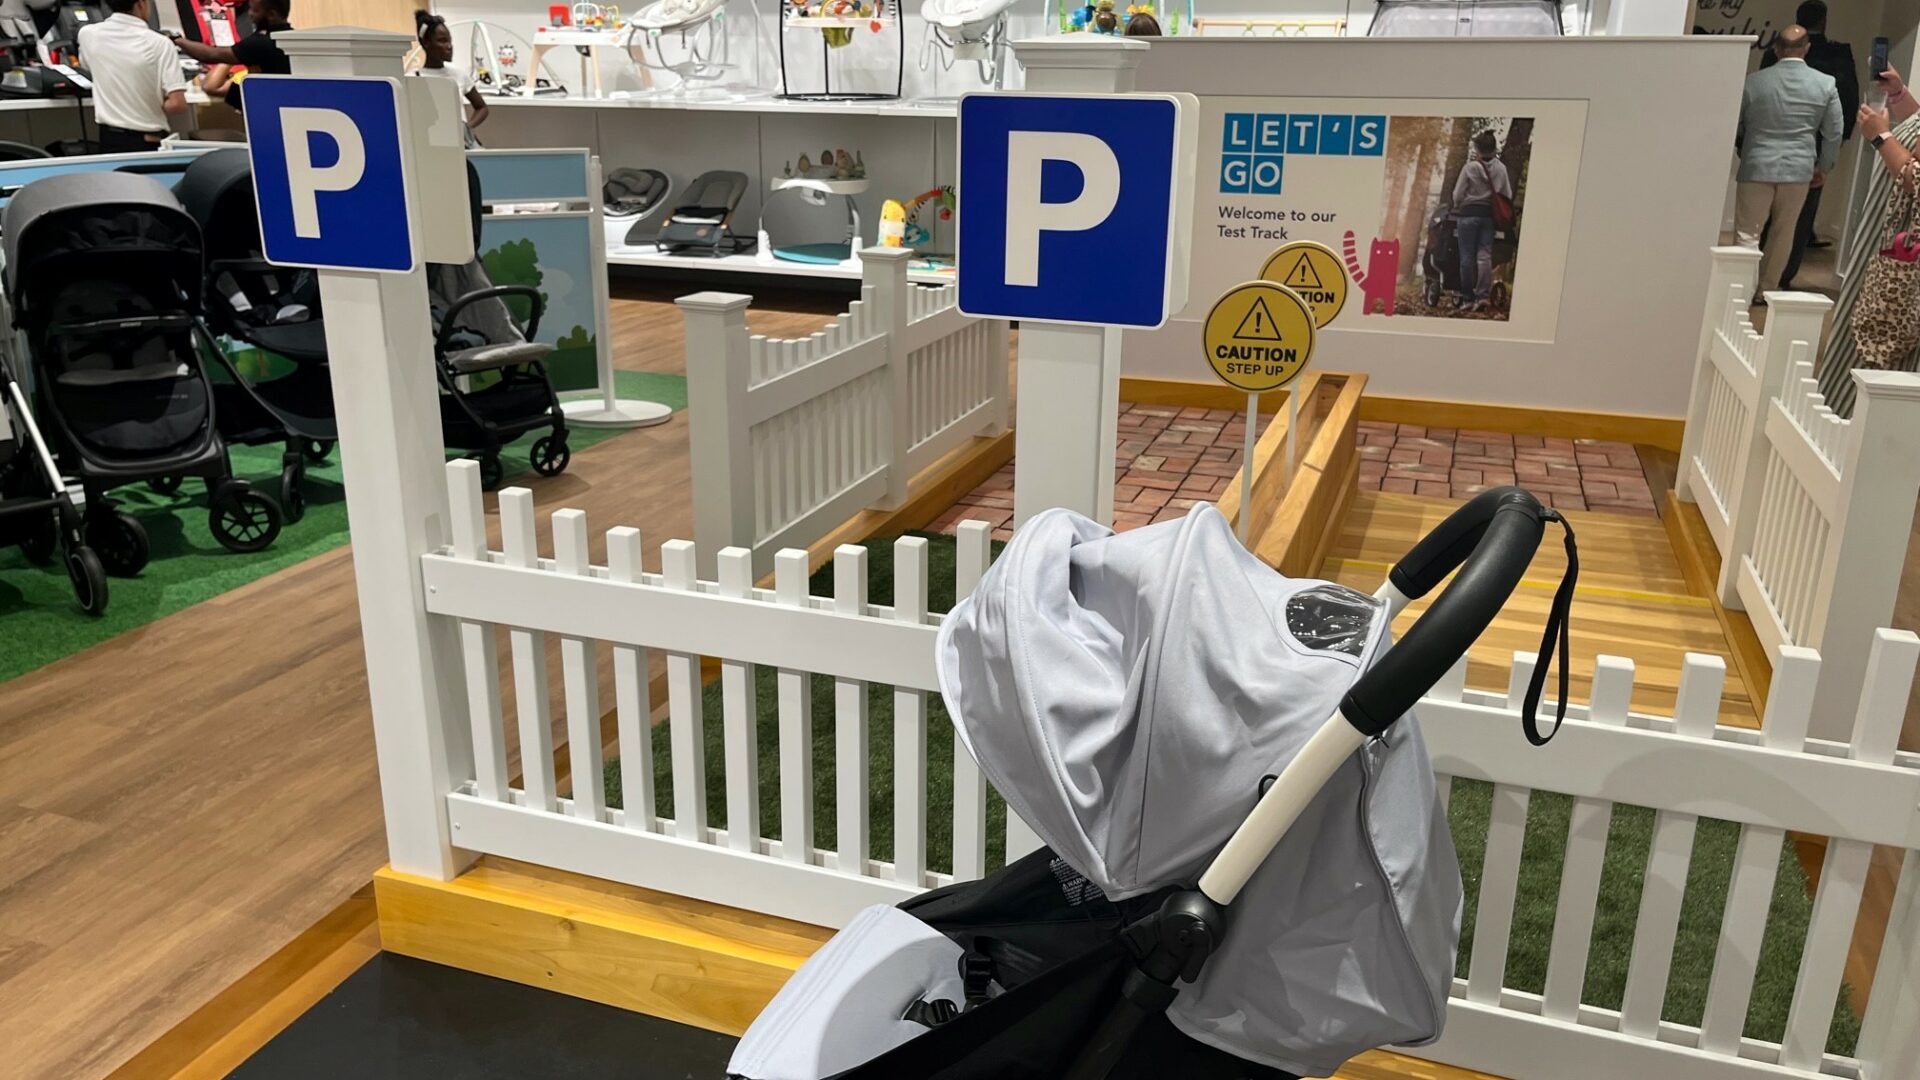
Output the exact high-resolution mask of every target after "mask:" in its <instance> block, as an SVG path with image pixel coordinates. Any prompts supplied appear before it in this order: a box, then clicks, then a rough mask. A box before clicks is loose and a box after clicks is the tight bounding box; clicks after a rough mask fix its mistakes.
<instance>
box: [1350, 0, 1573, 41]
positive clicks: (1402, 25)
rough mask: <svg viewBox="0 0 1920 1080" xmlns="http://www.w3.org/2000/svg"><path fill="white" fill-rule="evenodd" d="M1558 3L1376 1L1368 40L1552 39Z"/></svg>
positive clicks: (1556, 28) (1541, 0)
mask: <svg viewBox="0 0 1920 1080" xmlns="http://www.w3.org/2000/svg"><path fill="white" fill-rule="evenodd" d="M1561 33H1563V30H1562V27H1561V22H1560V0H1380V6H1379V8H1378V10H1376V11H1375V12H1374V15H1373V22H1372V24H1371V25H1369V26H1368V27H1367V36H1368V37H1555V36H1557V35H1559V34H1561Z"/></svg>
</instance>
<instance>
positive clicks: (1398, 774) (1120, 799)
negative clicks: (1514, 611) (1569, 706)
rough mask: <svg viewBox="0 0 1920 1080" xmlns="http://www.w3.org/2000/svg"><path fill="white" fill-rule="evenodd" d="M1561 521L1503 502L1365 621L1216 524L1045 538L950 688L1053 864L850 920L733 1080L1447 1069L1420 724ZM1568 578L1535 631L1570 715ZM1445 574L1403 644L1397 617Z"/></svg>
mask: <svg viewBox="0 0 1920 1080" xmlns="http://www.w3.org/2000/svg"><path fill="white" fill-rule="evenodd" d="M1559 520H1560V519H1559V516H1558V515H1557V514H1556V513H1555V512H1554V511H1552V510H1547V509H1542V508H1541V506H1540V504H1539V503H1538V502H1537V501H1536V500H1535V499H1534V498H1533V497H1532V496H1531V495H1529V494H1527V493H1526V492H1525V491H1522V490H1520V489H1518V488H1511V487H1509V488H1498V489H1493V490H1490V491H1488V492H1485V493H1483V494H1482V495H1480V496H1478V497H1477V498H1475V499H1474V500H1473V501H1471V502H1469V503H1468V504H1466V505H1465V506H1463V507H1462V508H1461V509H1460V510H1458V511H1457V512H1455V513H1454V515H1453V516H1452V517H1450V518H1449V519H1448V520H1447V521H1445V522H1444V523H1442V524H1441V526H1440V527H1438V528H1437V529H1435V530H1434V532H1433V533H1431V534H1430V535H1428V536H1427V537H1426V538H1425V539H1424V540H1422V541H1421V542H1420V543H1419V544H1418V545H1416V546H1415V548H1414V549H1413V551H1411V552H1410V553H1409V554H1408V555H1407V556H1406V557H1405V558H1404V559H1402V560H1401V562H1400V563H1399V564H1398V565H1397V566H1395V567H1394V569H1393V571H1392V573H1391V575H1390V576H1389V579H1388V582H1387V584H1386V585H1384V586H1382V588H1381V589H1380V591H1379V592H1378V593H1376V594H1375V595H1373V596H1368V595H1366V594H1365V593H1361V592H1357V591H1355V590H1353V589H1349V588H1347V587H1345V586H1342V585H1338V584H1334V583H1332V582H1324V581H1306V580H1289V579H1288V578H1286V577H1284V576H1282V575H1281V574H1279V573H1278V572H1276V571H1274V570H1273V569H1272V568H1270V567H1268V566H1266V565H1265V564H1264V563H1262V562H1260V561H1259V560H1258V559H1257V558H1255V557H1254V556H1253V555H1252V554H1250V553H1248V552H1247V551H1246V550H1245V549H1244V548H1243V547H1242V546H1241V545H1240V544H1239V542H1238V541H1237V540H1235V539H1234V536H1233V533H1232V529H1231V527H1230V526H1229V525H1228V524H1227V521H1226V519H1225V518H1224V517H1222V516H1221V515H1220V513H1219V512H1218V511H1217V510H1215V509H1213V508H1212V507H1211V506H1200V507H1196V508H1195V509H1194V511H1193V512H1192V513H1191V514H1190V515H1188V516H1187V517H1186V518H1184V519H1182V520H1180V521H1175V522H1168V523H1165V524H1161V525H1155V526H1149V527H1146V528H1141V529H1135V530H1133V531H1131V532H1127V533H1122V534H1115V533H1113V532H1112V531H1111V530H1110V529H1108V528H1106V527H1105V526H1102V525H1098V524H1096V523H1094V522H1092V521H1089V520H1088V519H1086V518H1084V517H1081V516H1079V515H1077V514H1073V513H1071V512H1068V511H1064V510H1055V511H1049V512H1046V513H1043V514H1041V515H1039V516H1037V517H1035V518H1033V519H1032V520H1031V521H1029V522H1028V523H1027V524H1025V525H1024V526H1022V527H1021V529H1020V530H1019V531H1017V532H1016V533H1015V534H1014V538H1013V540H1012V541H1011V542H1010V543H1009V544H1008V546H1007V548H1006V550H1005V552H1004V553H1003V554H1002V556H1001V558H1000V559H999V560H998V561H997V562H996V563H995V564H994V566H993V568H992V569H991V570H990V571H989V572H988V573H987V575H986V576H985V577H984V578H983V579H982V581H981V583H980V585H979V587H978V588H977V589H976V590H975V591H974V593H973V595H972V596H970V597H969V598H967V599H966V600H964V601H962V602H961V603H960V604H958V605H956V606H955V607H954V609H953V611H952V612H951V613H950V614H949V615H948V616H947V618H946V620H945V621H944V622H943V623H942V624H941V628H940V634H939V638H938V643H937V660H938V668H939V678H940V685H941V692H942V696H943V698H944V699H945V701H946V703H947V707H948V709H949V711H950V712H951V714H952V716H953V718H954V725H955V731H956V736H957V737H958V738H959V739H960V740H961V742H962V743H963V744H964V745H965V746H966V747H967V749H968V751H969V752H970V753H971V754H972V755H973V756H974V758H975V759H976V760H977V761H978V762H979V764H980V767H981V770H982V772H983V773H985V775H986V776H987V777H988V779H989V780H991V781H992V783H993V785H994V787H995V788H996V789H997V790H999V791H1000V792H1001V793H1002V794H1004V795H1005V796H1006V799H1007V806H1008V810H1009V812H1010V813H1017V814H1019V815H1020V817H1021V818H1022V819H1024V820H1025V821H1026V822H1028V823H1029V824H1030V825H1031V826H1032V827H1033V829H1034V831H1035V832H1036V833H1038V834H1039V836H1040V837H1041V838H1042V839H1043V840H1044V841H1046V844H1047V846H1046V847H1044V848H1042V849H1040V850H1039V851H1036V852H1034V853H1032V854H1030V855H1028V856H1026V857H1025V858H1023V859H1020V860H1018V861H1016V862H1014V863H1012V864H1010V865H1008V866H1007V867H1005V868H1004V869H1002V870H1000V871H998V872H997V873H994V874H991V875H989V876H987V877H986V878H984V879H982V880H979V881H971V882H964V883H959V884H956V885H953V886H951V887H948V888H946V889H942V890H939V891H936V892H932V893H927V894H924V895H922V896H920V897H917V898H915V899H914V900H911V901H909V902H907V903H905V904H903V905H901V906H900V907H898V908H890V907H884V906H882V907H874V908H869V909H866V910H865V911H862V912H860V913H858V914H857V915H855V916H854V917H853V918H852V919H851V921H849V922H848V923H847V925H846V927H845V928H844V929H843V930H841V932H840V933H839V934H837V935H836V936H835V937H834V938H833V939H832V940H830V941H829V942H828V943H827V944H826V945H825V946H823V947H822V948H821V950H820V951H819V952H818V953H816V954H815V955H814V956H813V957H812V958H811V959H810V960H809V961H808V962H807V963H806V964H805V965H804V966H803V967H802V968H801V969H800V971H799V972H797V973H796V974H795V975H794V976H793V978H792V979H790V980H789V981H788V983H787V984H786V986H785V987H784V988H782V990H781V992H780V993H779V994H778V995H777V996H776V997H775V998H774V1000H773V1001H772V1002H771V1003H770V1004H769V1005H768V1007H767V1008H766V1010H765V1011H764V1012H762V1013H761V1015H760V1016H759V1018H758V1019H756V1020H755V1022H754V1024H753V1026H752V1027H751V1028H750V1029H749V1030H748V1032H747V1033H746V1035H745V1037H744V1038H743V1039H742V1040H741V1042H740V1044H739V1046H738V1047H737V1048H736V1052H735V1054H734V1057H733V1060H732V1062H731V1063H730V1065H729V1073H730V1075H731V1076H732V1077H735V1078H736V1080H824V1078H828V1077H832V1078H835V1080H880V1078H883V1077H884V1078H888V1080H899V1078H905V1077H913V1078H916V1080H925V1078H937V1080H1043V1078H1044V1080H1062V1078H1065V1080H1121V1078H1126V1080H1163V1078H1164V1080H1172V1078H1176V1077H1177V1078H1180V1080H1283V1078H1297V1077H1300V1076H1326V1075H1330V1074H1331V1073H1333V1072H1334V1071H1335V1070H1337V1069H1338V1068H1339V1067H1340V1066H1341V1065H1342V1064H1343V1063H1344V1062H1345V1061H1347V1060H1348V1059H1349V1058H1351V1057H1353V1056H1354V1055H1356V1054H1359V1053H1361V1052H1363V1051H1366V1050H1369V1049H1373V1048H1375V1047H1378V1046H1382V1045H1388V1044H1417V1043H1421V1042H1426V1041H1430V1040H1432V1039H1434V1038H1437V1037H1438V1036H1439V1034H1440V1029H1441V1026H1442V1023H1443V1020H1444V1016H1445V1009H1446V1002H1447V996H1448V991H1449V988H1450V986H1451V982H1452V979H1453V974H1454V958H1455V949H1456V946H1457V944H1458V940H1459V932H1460V912H1461V896H1462V890H1461V884H1460V877H1459V869H1458V866H1457V863H1456V861H1455V856H1454V850H1453V846H1452V842H1451V839H1450V837H1449V835H1448V831H1447V822H1446V815H1445V811H1444V809H1443V807H1442V804H1441V801H1440V799H1439V797H1438V794H1437V791H1436V785H1435V781H1434V776H1433V771H1432V768H1431V766H1430V764H1429V762H1428V759H1427V752H1426V747H1425V744H1424V742H1423V741H1422V738H1421V733H1420V727H1419V724H1418V722H1417V721H1416V720H1415V719H1414V718H1413V717H1412V716H1411V715H1410V714H1409V711H1410V710H1411V709H1412V707H1413V705H1414V703H1415V702H1416V701H1418V700H1419V698H1420V697H1421V696H1422V695H1423V694H1425V693H1426V692H1427V690H1428V689H1430V688H1431V687H1432V686H1433V684H1434V683H1435V682H1437V681H1438V680H1439V679H1440V678H1441V676H1443V675H1444V674H1445V673H1446V672H1447V670H1448V669H1449V668H1451V667H1452V666H1453V665H1454V663H1455V662H1456V661H1458V660H1459V658H1460V657H1461V656H1462V655H1464V653H1465V650H1466V649H1467V647H1468V646H1469V645H1471V644H1472V643H1473V641H1474V640H1475V639H1476V638H1477V637H1478V636H1479V635H1480V633H1481V631H1482V630H1484V629H1485V628H1486V626H1487V625H1488V624H1489V623H1490V622H1491V621H1492V620H1493V618H1494V616H1495V614H1496V613H1498V611H1499V610H1500V608H1501V606H1502V605H1503V604H1504V603H1505V601H1506V599H1507V597H1508V595H1509V594H1510V593H1511V592H1512V591H1513V589H1514V588H1515V587H1516V586H1517V585H1518V584H1519V582H1520V579H1521V576H1522V574H1523V573H1524V572H1525V571H1526V569H1527V567H1528V564H1529V562H1530V561H1531V560H1532V557H1533V554H1534V551H1535V548H1536V547H1537V545H1538V544H1539V541H1540V539H1541V536H1542V534H1543V532H1544V527H1545V524H1546V523H1547V522H1549V521H1559ZM1563 524H1564V523H1563ZM1567 547H1568V555H1569V560H1568V571H1567V576H1566V578H1565V579H1564V580H1563V582H1562V584H1561V588H1560V591H1559V593H1558V595H1557V596H1556V598H1555V602H1554V607H1553V611H1552V614H1550V616H1549V618H1548V621H1547V632H1546V633H1547V642H1548V643H1549V645H1550V644H1551V643H1552V642H1553V640H1554V638H1555V636H1556V635H1558V638H1559V641H1560V649H1561V660H1560V679H1561V688H1560V700H1561V702H1562V703H1563V704H1562V706H1561V714H1562V715H1564V702H1565V700H1566V679H1567V675H1566V655H1565V654H1566V633H1565V625H1566V623H1565V620H1566V609H1567V606H1568V603H1569V601H1570V598H1571V595H1572V585H1573V581H1574V579H1575V576H1576V575H1577V573H1578V564H1577V559H1576V558H1575V557H1574V553H1573V545H1572V535H1571V532H1569V533H1568V536H1567ZM1456 569H1457V570H1458V571H1459V572H1458V574H1457V576H1455V578H1454V580H1453V582H1452V583H1451V584H1450V585H1448V586H1447V588H1446V589H1445V590H1444V591H1443V592H1442V593H1441V594H1440V596H1439V597H1438V598H1437V599H1436V600H1435V601H1434V603H1433V605H1432V606H1431V607H1430V608H1429V609H1428V610H1427V611H1426V612H1425V613H1424V614H1423V615H1422V617H1421V618H1420V620H1419V621H1418V622H1416V623H1415V624H1414V626H1413V627H1412V628H1411V629H1410V630H1409V631H1408V633H1407V634H1406V636H1405V637H1404V638H1403V639H1402V640H1401V641H1400V642H1399V644H1397V645H1391V644H1390V642H1389V641H1388V636H1389V634H1388V627H1389V624H1390V623H1391V622H1392V620H1393V617H1394V615H1395V614H1396V613H1398V611H1399V610H1400V609H1401V608H1402V607H1403V606H1404V605H1405V604H1406V603H1408V602H1409V601H1410V600H1412V599H1416V598H1418V597H1420V596H1423V595H1425V594H1426V593H1427V592H1428V591H1429V590H1431V589H1432V588H1433V587H1434V586H1436V585H1438V584H1439V583H1440V582H1441V581H1442V580H1443V579H1445V578H1446V577H1447V576H1448V575H1449V574H1452V573H1453V572H1454V571H1455V570H1456ZM1542 653H1543V659H1544V658H1545V657H1547V656H1550V655H1551V649H1550V648H1547V647H1543V650H1542ZM1546 672H1547V665H1546V664H1544V663H1543V664H1542V665H1540V666H1539V667H1538V668H1537V669H1536V671H1535V677H1534V683H1533V685H1532V687H1531V689H1530V692H1529V695H1528V699H1527V701H1528V704H1527V707H1526V709H1525V710H1524V715H1523V719H1524V722H1525V725H1526V729H1527V734H1528V737H1529V738H1530V739H1531V740H1533V741H1535V742H1536V743H1538V742H1544V741H1545V738H1546V737H1550V735H1551V732H1549V733H1548V735H1547V736H1541V735H1539V734H1538V732H1537V731H1536V729H1535V724H1534V721H1533V714H1534V711H1535V709H1536V707H1537V705H1538V702H1539V699H1540V693H1541V691H1542V689H1543V688H1544V682H1545V677H1546Z"/></svg>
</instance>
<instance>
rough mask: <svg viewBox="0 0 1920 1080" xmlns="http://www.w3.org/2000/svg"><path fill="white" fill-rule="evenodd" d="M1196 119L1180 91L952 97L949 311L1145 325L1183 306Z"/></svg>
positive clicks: (1159, 321) (1190, 103)
mask: <svg viewBox="0 0 1920 1080" xmlns="http://www.w3.org/2000/svg"><path fill="white" fill-rule="evenodd" d="M1196 110H1197V105H1196V103H1195V101H1194V99H1193V98H1192V96H1191V95H1186V94H1107V95H1098V94H1080V95H1072V94H1010V93H981V94H968V95H967V96H965V97H964V98H962V99H961V102H960V185H959V192H958V202H959V206H958V212H957V216H958V219H959V224H958V232H959V236H958V239H957V244H956V247H957V252H956V260H957V261H958V263H959V265H960V273H959V292H960V310H961V311H963V312H965V313H966V314H968V315H978V316H986V317H992V318H1003V319H1022V320H1027V321H1032V322H1058V323H1079V324H1087V325H1102V326H1136V327H1153V326H1159V325H1161V324H1162V323H1164V322H1166V320H1167V319H1168V318H1169V317H1171V316H1172V314H1173V313H1174V312H1176V311H1178V310H1180V308H1182V307H1184V306H1185V304H1186V291H1187V262H1188V253H1189V251H1190V249H1191V244H1190V240H1191V229H1192V218H1193V215H1192V212H1191V211H1192V199H1193V163H1194V159H1195V157H1196V156H1197V155H1196V152H1195V151H1196V144H1195V131H1196V125H1195V124H1194V123H1193V122H1192V119H1191V118H1192V117H1193V115H1194V114H1195V112H1196ZM959 252H964V254H958V253H959Z"/></svg>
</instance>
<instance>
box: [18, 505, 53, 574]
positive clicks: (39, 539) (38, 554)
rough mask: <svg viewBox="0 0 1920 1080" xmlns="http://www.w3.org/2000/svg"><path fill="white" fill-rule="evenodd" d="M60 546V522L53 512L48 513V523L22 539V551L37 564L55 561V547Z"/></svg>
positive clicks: (28, 559)
mask: <svg viewBox="0 0 1920 1080" xmlns="http://www.w3.org/2000/svg"><path fill="white" fill-rule="evenodd" d="M59 546H60V522H59V521H58V519H56V518H55V517H54V516H53V515H52V514H48V515H47V520H46V524H45V525H44V526H43V527H42V528H39V529H35V530H33V531H31V532H29V533H27V535H26V536H24V537H21V539H20V553H21V554H22V555H25V556H26V557H27V561H28V562H30V563H32V564H34V565H35V566H45V565H47V564H48V563H50V562H52V561H53V549H54V548H57V547H59Z"/></svg>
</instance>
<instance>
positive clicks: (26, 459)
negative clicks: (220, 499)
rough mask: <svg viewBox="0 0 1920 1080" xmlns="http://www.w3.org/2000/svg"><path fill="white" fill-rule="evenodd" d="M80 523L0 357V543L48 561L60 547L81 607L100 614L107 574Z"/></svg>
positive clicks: (77, 509)
mask: <svg viewBox="0 0 1920 1080" xmlns="http://www.w3.org/2000/svg"><path fill="white" fill-rule="evenodd" d="M83 522H84V519H83V518H82V517H81V514H80V507H79V506H78V505H77V504H76V503H75V502H74V499H73V494H72V493H71V492H69V491H68V490H67V487H66V483H65V481H64V480H62V479H61V476H60V470H59V469H58V468H57V467H56V466H55V465H54V462H53V452H52V450H50V449H49V448H48V446H47V443H46V440H45V439H43V438H41V436H40V429H39V428H38V427H37V426H36V425H35V424H34V422H33V410H32V407H31V406H30V405H29V403H28V401H27V395H26V393H25V392H24V391H22V390H21V389H20V383H19V382H18V381H17V380H16V379H15V378H14V377H13V371H12V369H11V368H9V367H8V366H7V361H6V357H4V356H0V547H5V546H9V545H16V544H17V545H19V548H20V550H21V552H22V553H24V554H25V555H26V557H27V559H28V561H30V562H35V563H40V564H46V563H49V562H52V561H53V553H54V550H55V549H56V548H57V549H59V551H60V553H61V562H62V563H63V564H64V565H65V566H66V569H67V578H68V580H70V581H72V582H73V594H74V598H75V599H77V600H79V602H80V609H81V610H82V611H85V612H86V613H87V614H89V615H99V614H102V613H103V612H105V611H106V610H107V572H106V569H105V568H104V567H102V566H101V564H100V556H98V555H96V554H94V551H93V549H92V548H90V547H88V546H87V540H86V530H85V526H84V524H83ZM132 528H134V529H138V528H139V524H138V523H137V522H136V523H134V524H133V525H132Z"/></svg>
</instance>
